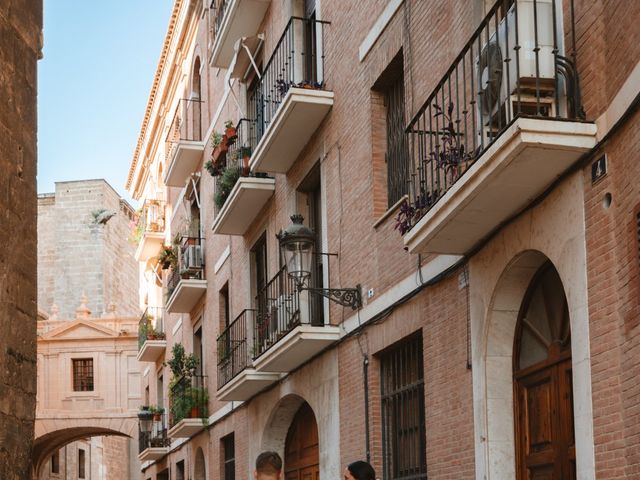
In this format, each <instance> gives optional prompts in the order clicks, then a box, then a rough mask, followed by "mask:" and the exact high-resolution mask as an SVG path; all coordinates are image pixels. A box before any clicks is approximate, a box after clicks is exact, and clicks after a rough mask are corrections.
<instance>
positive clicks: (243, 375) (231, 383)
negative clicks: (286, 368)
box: [217, 309, 280, 401]
mask: <svg viewBox="0 0 640 480" xmlns="http://www.w3.org/2000/svg"><path fill="white" fill-rule="evenodd" d="M255 319H256V311H255V310H250V309H247V310H243V311H242V313H241V314H240V315H238V317H237V318H236V319H235V320H234V321H233V322H231V324H229V326H228V327H227V328H225V329H224V331H223V332H222V334H221V335H220V336H219V337H218V340H217V347H218V392H217V397H218V399H219V400H242V401H244V400H248V399H249V398H251V397H253V396H254V395H255V394H257V393H259V392H261V391H262V390H263V389H265V388H266V387H268V386H269V385H271V384H272V383H274V382H275V381H277V380H278V379H279V378H280V374H278V373H272V372H258V371H256V369H255V368H253V365H252V361H251V355H250V354H251V352H250V351H249V348H248V345H252V342H251V338H250V337H249V338H248V337H247V333H248V332H249V333H252V332H253V327H254V325H255Z"/></svg>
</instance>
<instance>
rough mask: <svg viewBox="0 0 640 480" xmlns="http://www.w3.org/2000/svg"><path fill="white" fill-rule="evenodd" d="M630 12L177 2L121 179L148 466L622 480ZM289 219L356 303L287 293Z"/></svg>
mask: <svg viewBox="0 0 640 480" xmlns="http://www.w3.org/2000/svg"><path fill="white" fill-rule="evenodd" d="M638 18H640V12H638V8H637V7H636V6H635V5H626V6H625V8H622V7H621V6H620V5H619V4H612V3H611V2H600V1H596V2H588V3H585V2H578V1H571V0H566V1H563V2H560V1H552V0H549V1H544V0H537V1H527V0H516V1H506V2H502V1H501V2H499V3H498V4H496V5H494V4H493V2H489V1H482V0H479V1H474V2H468V1H462V0H459V1H451V2H436V1H407V0H404V1H402V0H391V1H373V0H372V1H370V2H367V5H366V8H362V6H361V5H356V4H355V3H349V2H347V3H345V2H331V1H327V0H323V1H319V0H317V1H315V2H313V1H304V2H303V1H296V0H293V1H283V2H273V1H266V0H234V1H231V2H217V1H216V2H208V1H207V2H200V1H187V0H185V1H179V0H178V1H176V2H175V5H174V10H173V13H172V17H171V21H170V25H169V30H168V33H167V36H166V39H165V44H164V48H163V53H162V55H161V59H160V62H159V66H158V70H157V72H156V77H155V79H154V83H153V88H152V91H151V95H150V98H149V102H148V105H147V110H146V113H145V117H144V122H143V125H142V130H141V132H140V137H139V142H138V145H137V148H136V151H135V154H134V158H133V162H132V165H131V169H130V172H129V178H128V182H127V188H128V189H129V190H130V192H131V193H132V194H133V195H134V197H136V198H138V199H140V200H141V201H143V202H144V203H145V205H146V206H147V207H146V208H147V209H148V211H149V212H150V213H149V215H148V217H149V219H150V220H149V221H148V224H147V225H146V226H145V230H144V232H143V234H142V240H141V243H140V245H139V247H138V251H137V257H138V260H139V261H140V263H141V270H142V271H143V272H144V276H143V277H142V278H143V285H142V291H143V292H144V298H145V300H146V302H147V305H148V306H149V307H157V308H164V309H165V312H166V314H165V315H164V317H163V318H164V320H163V322H162V323H158V322H156V323H155V324H154V331H153V332H152V333H153V335H150V336H148V337H147V341H146V342H145V343H144V344H143V345H142V348H141V351H140V354H139V358H140V359H141V360H143V361H146V362H149V363H148V366H149V368H148V369H147V370H146V372H147V374H146V375H145V376H144V378H143V385H144V386H145V388H147V389H148V391H149V395H150V397H149V398H150V403H153V404H157V405H162V406H166V409H167V410H168V413H169V418H168V419H167V423H166V424H165V423H161V424H155V425H156V426H155V427H153V428H154V429H155V430H154V431H153V435H155V436H156V437H157V438H156V442H155V443H153V442H150V443H148V444H147V445H143V447H144V448H143V449H142V451H141V455H140V459H141V461H142V462H143V464H142V477H141V478H143V479H148V478H153V479H156V478H159V479H162V478H182V477H184V478H188V477H189V476H191V477H193V478H221V479H222V478H224V479H229V478H234V475H239V476H241V477H246V476H248V475H250V474H251V472H252V462H253V459H255V457H256V455H257V454H258V453H259V452H260V451H262V450H265V449H273V450H276V451H278V452H280V453H281V454H282V456H283V458H285V473H286V475H285V476H286V478H301V477H308V476H311V477H314V478H318V477H319V478H338V477H339V476H340V475H341V472H342V469H343V468H344V467H345V465H346V464H348V463H349V462H351V461H353V460H356V459H368V460H370V461H371V463H372V464H373V465H374V467H375V468H376V471H377V472H378V473H379V476H380V477H381V478H389V479H391V478H426V477H427V476H428V477H429V478H436V479H454V478H455V479H459V478H527V477H526V476H527V475H532V476H535V475H540V476H544V475H546V477H544V478H580V479H590V478H606V479H618V478H634V477H635V476H637V475H638V469H639V468H640V466H639V465H640V461H639V457H638V452H639V450H638V435H637V428H636V427H635V425H636V424H637V423H638V422H637V416H638V413H639V411H638V408H637V405H638V401H637V400H638V392H637V388H636V382H634V379H635V378H636V376H637V373H638V368H639V362H638V355H637V349H638V322H637V318H638V312H637V311H636V310H637V308H636V305H637V304H638V295H639V294H640V290H639V289H638V274H639V268H640V267H639V265H640V259H639V258H638V243H637V242H638V226H637V225H638V223H637V222H638V218H639V217H638V204H640V195H639V192H638V191H637V187H636V186H635V183H634V181H633V179H634V178H635V175H636V174H637V173H638V172H636V170H637V167H636V166H635V165H636V162H635V161H634V159H635V157H636V156H637V155H638V153H639V152H638V142H637V141H636V140H635V138H636V137H637V135H635V133H634V132H635V127H636V125H637V123H638V117H637V112H636V109H637V103H638V102H637V97H638V93H639V90H640V73H639V72H640V68H639V67H638V60H639V59H640V51H639V48H640V47H638V42H636V41H634V40H635V39H634V34H633V33H632V32H633V28H631V27H630V25H632V24H633V23H634V22H636V21H637V19H638ZM227 122H229V125H225V124H226V123H227ZM226 126H233V127H235V131H234V129H230V130H227V129H226ZM225 150H226V151H225ZM295 213H301V214H302V215H303V216H304V217H305V224H306V225H307V226H309V227H310V228H312V229H313V230H314V233H315V237H314V239H313V240H314V242H315V247H314V251H315V252H316V253H322V254H324V255H315V256H313V257H312V261H311V267H310V268H309V269H308V270H309V278H308V280H307V283H306V284H305V285H306V286H307V287H311V288H340V289H349V288H358V289H359V291H360V292H361V295H362V305H355V307H356V308H355V309H352V308H349V307H348V306H347V307H344V306H342V305H339V304H337V303H336V302H334V301H330V300H328V299H324V298H323V297H320V296H318V295H317V293H315V292H311V291H308V290H301V291H299V290H298V289H297V287H296V285H295V282H294V281H293V280H292V279H290V277H289V275H288V273H291V272H292V270H291V268H290V267H291V266H292V265H288V266H285V264H284V261H285V257H284V255H283V252H282V251H281V248H280V243H279V238H278V237H277V234H278V233H279V232H280V231H281V230H283V229H285V228H286V227H287V225H289V224H290V222H291V220H289V217H290V216H291V215H292V214H295ZM160 219H161V220H160ZM399 229H400V230H402V231H403V233H404V234H403V235H401V234H400V232H399V231H398V230H399ZM158 254H160V255H159V256H158ZM345 292H346V291H344V290H343V291H339V292H337V293H338V294H344V293H345ZM325 293H327V292H325ZM333 293H336V292H333ZM335 298H336V296H335V295H334V300H335ZM159 333H160V334H159ZM178 343H179V344H182V345H183V346H184V347H185V350H186V351H187V352H191V353H193V355H194V356H195V358H196V359H197V360H198V364H199V366H198V367H197V368H196V369H195V370H191V371H190V372H188V374H187V375H186V376H178V375H175V374H172V371H171V370H170V368H168V367H166V366H165V365H164V364H163V361H166V360H168V359H171V358H172V350H173V347H174V345H176V344H178ZM202 386H206V387H207V391H208V394H207V395H205V394H204V393H203V390H202V388H201V387H202ZM185 403H186V404H188V405H189V406H191V407H195V408H191V409H190V410H189V411H187V410H185V408H183V406H184V404H185ZM205 407H206V408H205ZM202 418H204V419H205V421H204V422H203V421H202ZM234 472H235V473H234Z"/></svg>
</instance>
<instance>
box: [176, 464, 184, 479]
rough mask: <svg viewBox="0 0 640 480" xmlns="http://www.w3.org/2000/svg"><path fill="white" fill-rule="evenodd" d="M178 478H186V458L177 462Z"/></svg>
mask: <svg viewBox="0 0 640 480" xmlns="http://www.w3.org/2000/svg"><path fill="white" fill-rule="evenodd" d="M176 480H184V460H180V461H179V462H178V463H176Z"/></svg>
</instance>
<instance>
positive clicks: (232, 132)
mask: <svg viewBox="0 0 640 480" xmlns="http://www.w3.org/2000/svg"><path fill="white" fill-rule="evenodd" d="M224 136H225V137H227V143H229V142H233V141H234V140H235V139H236V137H237V136H238V132H237V131H236V127H227V128H225V129H224Z"/></svg>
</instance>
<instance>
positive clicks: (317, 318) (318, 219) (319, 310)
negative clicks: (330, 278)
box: [281, 163, 328, 325]
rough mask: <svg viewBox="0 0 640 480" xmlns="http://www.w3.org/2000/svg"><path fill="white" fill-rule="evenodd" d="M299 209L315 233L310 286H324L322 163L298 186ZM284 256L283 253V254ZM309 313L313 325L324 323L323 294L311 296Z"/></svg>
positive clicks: (325, 258) (325, 259)
mask: <svg viewBox="0 0 640 480" xmlns="http://www.w3.org/2000/svg"><path fill="white" fill-rule="evenodd" d="M298 190H299V199H298V211H299V212H300V213H301V214H302V215H303V216H304V217H305V220H306V222H305V223H307V224H308V225H309V228H311V230H313V232H314V233H315V239H314V241H315V252H316V255H315V257H314V259H313V263H312V264H311V278H310V279H309V286H310V287H316V288H322V287H323V286H324V285H323V275H324V268H325V265H324V262H325V261H327V258H328V257H325V256H324V255H321V253H322V251H323V249H322V232H323V228H324V227H323V225H322V188H321V176H320V164H319V163H318V164H317V165H316V166H315V167H314V168H312V169H311V171H310V172H309V174H308V175H307V176H306V177H305V179H304V180H303V181H302V182H301V183H300V186H299V187H298ZM281 257H282V255H281ZM309 313H310V315H311V319H310V320H311V324H312V325H324V297H322V296H321V295H310V296H309Z"/></svg>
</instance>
